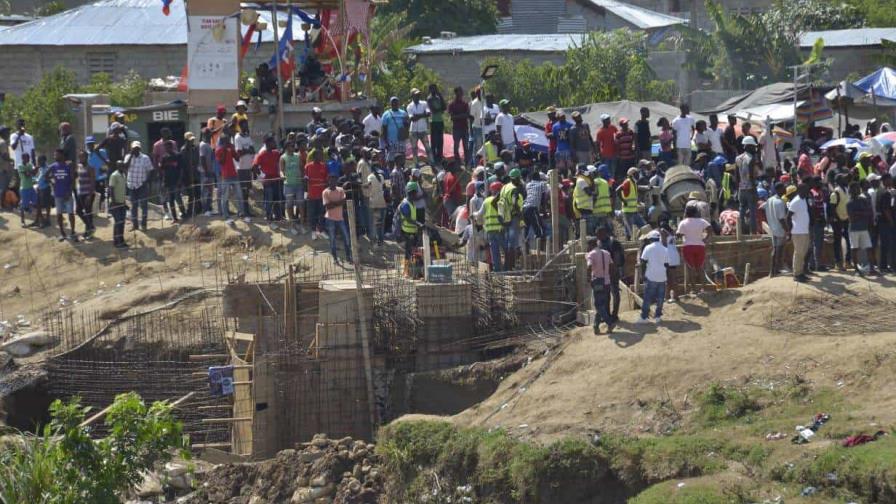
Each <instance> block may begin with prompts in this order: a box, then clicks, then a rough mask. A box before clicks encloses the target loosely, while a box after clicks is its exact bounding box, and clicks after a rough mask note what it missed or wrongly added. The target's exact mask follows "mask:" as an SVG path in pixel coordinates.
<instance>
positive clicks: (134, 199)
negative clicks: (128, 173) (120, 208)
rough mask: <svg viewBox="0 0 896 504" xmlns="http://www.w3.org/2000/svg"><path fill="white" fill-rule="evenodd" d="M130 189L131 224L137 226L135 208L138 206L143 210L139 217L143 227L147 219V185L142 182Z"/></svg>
mask: <svg viewBox="0 0 896 504" xmlns="http://www.w3.org/2000/svg"><path fill="white" fill-rule="evenodd" d="M130 191H131V194H130V196H131V224H133V225H134V227H135V228H136V227H137V209H138V208H139V209H140V210H141V211H142V212H143V217H142V218H141V219H140V226H141V227H144V228H145V227H146V220H147V216H146V213H147V212H148V211H149V185H147V184H143V185H142V186H140V187H138V188H136V189H131V190H130Z"/></svg>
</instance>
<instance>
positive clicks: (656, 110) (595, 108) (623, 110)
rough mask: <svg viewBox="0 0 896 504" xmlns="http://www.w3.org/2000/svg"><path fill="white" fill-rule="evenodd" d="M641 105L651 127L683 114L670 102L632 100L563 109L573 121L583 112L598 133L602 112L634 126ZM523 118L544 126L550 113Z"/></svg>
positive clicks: (524, 115) (638, 116) (703, 117)
mask: <svg viewBox="0 0 896 504" xmlns="http://www.w3.org/2000/svg"><path fill="white" fill-rule="evenodd" d="M641 107H647V110H649V111H650V121H651V127H652V126H653V125H654V124H656V121H657V119H659V118H660V117H666V118H668V119H669V120H670V121H671V120H672V119H674V118H675V117H677V116H678V115H679V114H681V112H680V111H679V109H678V107H676V106H675V105H669V104H668V103H663V102H658V101H643V102H639V101H630V100H621V101H614V102H601V103H591V104H588V105H581V106H578V107H563V111H564V112H566V118H567V119H568V120H569V121H570V122H572V113H573V112H575V111H578V112H579V113H581V114H582V120H583V121H585V123H586V124H588V125H589V126H591V132H592V133H596V132H597V129H596V128H597V126H599V125H600V116H601V114H609V115H610V117H611V118H612V121H613V124H619V119H620V118H623V117H625V118H627V119H628V120H629V121H630V122H631V124H632V126H634V123H635V121H637V120H638V119H640V118H641V112H640V111H641ZM691 117H693V118H694V119H695V120H700V119H703V120H708V119H707V117H706V116H704V115H701V114H695V113H693V112H692V113H691ZM522 118H523V119H524V120H525V121H526V122H528V123H529V124H532V125H534V126H536V127H543V126H544V123H546V122H547V120H548V114H547V112H545V111H543V110H540V111H537V112H524V113H523V114H522Z"/></svg>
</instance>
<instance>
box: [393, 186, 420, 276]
mask: <svg viewBox="0 0 896 504" xmlns="http://www.w3.org/2000/svg"><path fill="white" fill-rule="evenodd" d="M419 191H420V186H419V185H417V183H416V182H413V181H411V182H408V183H407V185H405V198H404V199H403V200H401V203H400V204H399V205H398V212H399V214H400V215H401V219H400V221H401V234H402V236H403V237H404V259H405V261H406V262H407V261H408V260H410V258H411V255H413V253H414V248H415V247H417V246H419V243H420V230H421V229H423V224H421V223H420V222H419V221H418V220H417V208H416V207H415V206H414V200H416V199H417V193H418V192H419Z"/></svg>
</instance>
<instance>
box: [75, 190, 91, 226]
mask: <svg viewBox="0 0 896 504" xmlns="http://www.w3.org/2000/svg"><path fill="white" fill-rule="evenodd" d="M95 197H96V193H90V194H79V195H78V196H77V198H75V202H76V205H75V206H76V208H77V212H78V217H80V218H81V221H82V222H84V228H85V230H86V231H87V233H88V234H89V233H90V232H92V231H93V230H94V229H96V227H95V226H94V225H93V200H94V198H95Z"/></svg>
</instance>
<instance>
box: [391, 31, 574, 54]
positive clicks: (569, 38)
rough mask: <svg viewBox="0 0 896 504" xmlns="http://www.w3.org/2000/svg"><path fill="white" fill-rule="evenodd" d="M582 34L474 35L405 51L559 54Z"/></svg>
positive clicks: (572, 44) (440, 40) (413, 47)
mask: <svg viewBox="0 0 896 504" xmlns="http://www.w3.org/2000/svg"><path fill="white" fill-rule="evenodd" d="M583 37H584V34H581V33H551V34H537V35H530V34H507V35H475V36H472V37H453V38H444V39H432V40H431V41H430V42H429V43H423V44H418V45H415V46H411V47H409V48H408V49H407V51H408V52H410V53H413V54H437V53H458V52H486V51H538V52H560V51H565V50H567V49H569V48H571V47H573V46H575V45H577V44H581V43H582V39H583Z"/></svg>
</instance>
